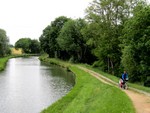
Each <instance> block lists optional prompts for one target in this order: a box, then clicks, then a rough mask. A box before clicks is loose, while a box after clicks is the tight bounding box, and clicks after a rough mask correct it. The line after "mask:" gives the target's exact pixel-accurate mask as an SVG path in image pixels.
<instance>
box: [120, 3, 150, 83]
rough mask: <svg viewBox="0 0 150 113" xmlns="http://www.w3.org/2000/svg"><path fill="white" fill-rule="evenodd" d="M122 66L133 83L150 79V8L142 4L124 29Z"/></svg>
mask: <svg viewBox="0 0 150 113" xmlns="http://www.w3.org/2000/svg"><path fill="white" fill-rule="evenodd" d="M121 39H122V40H123V44H122V45H121V46H122V47H123V55H122V64H123V66H124V67H125V69H126V70H128V73H129V74H130V80H132V81H137V82H138V81H143V82H144V81H146V80H147V78H148V77H150V57H149V53H150V6H147V5H146V4H145V3H144V2H143V3H140V4H139V5H138V6H137V7H136V8H135V10H134V14H133V17H132V18H131V19H129V20H128V21H127V22H126V24H125V27H124V35H123V36H122V37H121Z"/></svg>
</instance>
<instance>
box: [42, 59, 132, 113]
mask: <svg viewBox="0 0 150 113" xmlns="http://www.w3.org/2000/svg"><path fill="white" fill-rule="evenodd" d="M41 60H43V61H44V62H49V63H53V64H58V65H61V66H63V67H68V66H69V67H68V68H69V69H70V70H71V71H72V72H73V73H74V74H75V75H76V80H75V81H76V84H75V86H74V88H73V89H72V90H71V91H70V92H69V93H68V94H67V95H66V96H64V97H63V98H61V99H60V100H58V101H57V102H55V103H54V104H52V105H51V106H50V107H48V108H47V109H45V110H43V111H42V113H135V109H134V107H133V105H132V102H131V100H130V99H129V97H128V96H127V95H126V94H125V93H124V92H122V91H121V90H120V89H118V88H116V87H113V86H110V85H107V84H104V83H102V82H100V81H99V80H97V79H96V78H94V77H93V76H91V75H90V74H89V73H87V72H85V71H83V70H81V69H79V68H78V67H77V66H75V65H71V64H69V63H66V62H62V61H60V60H56V59H47V58H41Z"/></svg>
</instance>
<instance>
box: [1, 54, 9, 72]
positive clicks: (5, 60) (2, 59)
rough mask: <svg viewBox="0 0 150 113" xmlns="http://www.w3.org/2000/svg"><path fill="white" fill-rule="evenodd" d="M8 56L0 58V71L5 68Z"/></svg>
mask: <svg viewBox="0 0 150 113" xmlns="http://www.w3.org/2000/svg"><path fill="white" fill-rule="evenodd" d="M9 58H10V56H8V57H3V58H0V71H2V70H4V69H5V66H6V63H7V61H8V60H9Z"/></svg>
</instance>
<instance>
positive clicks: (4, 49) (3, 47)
mask: <svg viewBox="0 0 150 113" xmlns="http://www.w3.org/2000/svg"><path fill="white" fill-rule="evenodd" d="M6 54H10V48H9V39H8V37H7V35H6V31H5V30H3V29H0V57H3V56H5V55H6Z"/></svg>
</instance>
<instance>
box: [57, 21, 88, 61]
mask: <svg viewBox="0 0 150 113" xmlns="http://www.w3.org/2000/svg"><path fill="white" fill-rule="evenodd" d="M85 26H86V22H85V21H84V20H83V19H77V20H69V21H68V22H66V23H65V24H64V26H63V28H62V29H61V33H60V35H59V37H58V38H57V42H58V44H59V46H60V48H61V49H62V50H65V51H67V52H68V54H69V55H70V56H71V59H72V60H73V61H75V62H79V61H80V62H85V61H84V60H85V59H84V58H85V55H86V52H87V45H86V40H85V39H84V37H83V34H82V29H83V28H84V27H85Z"/></svg>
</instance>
